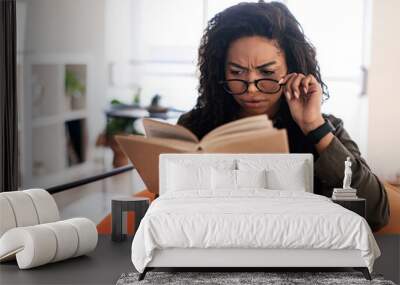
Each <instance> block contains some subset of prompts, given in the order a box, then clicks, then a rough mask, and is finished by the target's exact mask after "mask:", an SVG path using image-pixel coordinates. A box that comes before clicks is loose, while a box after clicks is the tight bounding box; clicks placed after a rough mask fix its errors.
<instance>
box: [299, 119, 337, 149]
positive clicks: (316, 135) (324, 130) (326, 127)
mask: <svg viewBox="0 0 400 285" xmlns="http://www.w3.org/2000/svg"><path fill="white" fill-rule="evenodd" d="M334 130H335V127H334V126H333V125H332V123H331V122H330V121H329V120H327V119H325V123H323V124H322V125H321V126H319V127H318V128H316V129H315V130H312V131H311V132H309V133H308V134H307V136H306V138H307V140H308V141H309V142H311V143H312V144H317V143H319V141H320V140H321V139H322V138H323V137H324V136H325V135H326V134H328V133H330V132H333V131H334Z"/></svg>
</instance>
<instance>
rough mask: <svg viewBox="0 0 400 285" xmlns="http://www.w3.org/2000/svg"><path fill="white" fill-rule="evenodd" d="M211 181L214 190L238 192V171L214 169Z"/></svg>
mask: <svg viewBox="0 0 400 285" xmlns="http://www.w3.org/2000/svg"><path fill="white" fill-rule="evenodd" d="M211 181H212V189H213V190H222V189H223V190H230V191H232V190H236V170H233V169H216V168H214V167H213V168H212V170H211Z"/></svg>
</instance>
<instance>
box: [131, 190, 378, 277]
mask: <svg viewBox="0 0 400 285" xmlns="http://www.w3.org/2000/svg"><path fill="white" fill-rule="evenodd" d="M165 248H275V249H279V248H302V249H358V250H360V251H361V256H362V258H363V259H364V260H365V264H366V266H367V267H368V269H369V271H370V272H372V267H373V263H374V260H375V259H376V258H377V257H379V256H380V251H379V248H378V246H377V244H376V241H375V239H374V237H373V235H372V232H371V229H370V227H369V226H368V224H367V222H366V220H365V219H364V218H362V217H360V216H359V215H357V214H355V213H353V212H351V211H349V210H347V209H344V208H342V207H341V206H339V205H337V204H335V203H333V202H332V201H330V200H329V199H328V198H326V197H323V196H320V195H315V194H311V193H306V192H294V191H277V190H276V191H268V190H257V189H249V190H248V191H245V190H241V191H235V193H233V192H230V193H229V195H228V193H225V194H224V193H223V192H221V194H220V196H219V197H215V193H214V194H213V195H209V196H207V195H206V194H203V195H202V196H199V195H198V193H197V192H196V191H193V192H192V191H182V192H172V193H166V194H164V195H162V196H161V197H159V198H158V199H156V200H155V201H154V202H153V203H152V204H151V206H150V208H149V210H148V211H147V213H146V215H145V217H144V218H143V220H142V222H141V223H140V226H139V228H138V230H137V233H136V235H135V237H134V240H133V243H132V262H133V264H134V266H135V268H136V269H137V270H138V271H139V272H143V270H144V268H145V267H146V265H147V264H148V263H149V262H150V261H151V260H152V258H153V252H154V250H155V249H165Z"/></svg>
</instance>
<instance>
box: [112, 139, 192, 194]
mask: <svg viewBox="0 0 400 285" xmlns="http://www.w3.org/2000/svg"><path fill="white" fill-rule="evenodd" d="M115 139H116V141H117V142H118V143H119V145H120V146H121V148H122V150H123V152H124V153H125V154H126V156H128V158H129V160H130V161H131V162H132V164H133V165H134V167H135V169H136V170H137V172H138V173H139V175H140V177H141V178H142V180H143V182H144V184H145V185H146V187H147V188H148V190H149V191H150V192H152V193H155V194H157V193H158V187H159V186H158V158H159V156H160V154H161V153H185V152H196V151H197V144H196V143H192V142H185V141H181V140H173V139H160V138H146V137H143V136H137V135H129V136H115Z"/></svg>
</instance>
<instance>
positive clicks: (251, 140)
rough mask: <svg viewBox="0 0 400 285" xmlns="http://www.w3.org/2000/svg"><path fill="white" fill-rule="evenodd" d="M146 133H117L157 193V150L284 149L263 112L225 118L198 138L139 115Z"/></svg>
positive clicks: (283, 138)
mask: <svg viewBox="0 0 400 285" xmlns="http://www.w3.org/2000/svg"><path fill="white" fill-rule="evenodd" d="M143 126H144V129H145V133H146V136H139V135H125V136H124V135H118V136H115V139H116V140H117V142H118V143H119V144H120V146H121V148H122V150H123V151H124V152H125V154H126V155H127V156H128V157H129V159H130V160H131V162H132V163H133V165H134V166H135V168H136V169H137V171H138V173H139V175H140V176H141V178H142V179H143V182H144V183H145V185H146V187H147V188H148V190H149V191H151V192H153V193H155V194H158V157H159V155H160V154H161V153H195V152H197V153H202V152H207V153H210V152H211V153H288V152H289V146H288V140H287V134H286V130H284V129H282V130H278V129H275V128H274V127H273V126H272V122H271V121H270V120H269V119H268V117H267V116H266V115H258V116H252V117H247V118H244V119H239V120H236V121H233V122H229V123H227V124H225V125H222V126H219V127H218V128H215V129H214V130H212V131H211V132H209V133H208V134H207V135H205V136H204V137H203V138H202V139H201V140H199V139H198V138H197V137H196V135H194V134H193V133H192V132H191V131H190V130H188V129H186V128H185V127H183V126H180V125H171V124H168V123H165V122H160V121H156V120H152V119H148V118H145V119H143Z"/></svg>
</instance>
